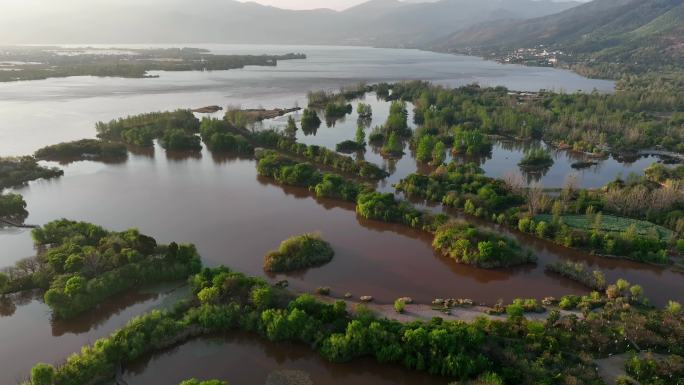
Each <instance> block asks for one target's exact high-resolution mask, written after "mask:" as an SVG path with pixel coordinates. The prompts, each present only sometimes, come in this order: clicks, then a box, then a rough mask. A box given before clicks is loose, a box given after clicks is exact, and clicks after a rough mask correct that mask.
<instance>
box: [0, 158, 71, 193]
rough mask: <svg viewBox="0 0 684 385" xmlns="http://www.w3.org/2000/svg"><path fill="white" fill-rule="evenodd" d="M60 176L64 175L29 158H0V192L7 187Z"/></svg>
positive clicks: (62, 172) (60, 171) (56, 169)
mask: <svg viewBox="0 0 684 385" xmlns="http://www.w3.org/2000/svg"><path fill="white" fill-rule="evenodd" d="M62 175H64V171H62V170H60V169H58V168H55V167H53V168H47V167H43V166H41V165H39V164H38V162H37V161H36V159H35V158H33V157H31V156H22V157H18V158H3V157H0V190H2V189H4V188H8V187H20V186H23V185H25V184H26V183H28V182H30V181H33V180H36V179H50V178H56V177H59V176H62Z"/></svg>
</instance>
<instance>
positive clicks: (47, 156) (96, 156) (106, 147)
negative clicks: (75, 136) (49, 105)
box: [35, 139, 128, 162]
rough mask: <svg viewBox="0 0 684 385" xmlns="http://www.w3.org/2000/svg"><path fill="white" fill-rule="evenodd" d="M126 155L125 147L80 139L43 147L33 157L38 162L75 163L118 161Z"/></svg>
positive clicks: (101, 141) (118, 144)
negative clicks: (81, 161)
mask: <svg viewBox="0 0 684 385" xmlns="http://www.w3.org/2000/svg"><path fill="white" fill-rule="evenodd" d="M127 155H128V150H127V149H126V146H125V145H124V144H121V143H112V142H107V141H104V140H96V139H82V140H77V141H74V142H66V143H59V144H54V145H51V146H47V147H43V148H41V149H39V150H38V151H36V153H35V157H36V159H40V160H52V161H59V162H64V161H75V160H104V161H108V160H120V159H125V158H126V156H127Z"/></svg>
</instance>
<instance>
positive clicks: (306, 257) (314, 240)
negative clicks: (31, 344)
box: [264, 234, 335, 273]
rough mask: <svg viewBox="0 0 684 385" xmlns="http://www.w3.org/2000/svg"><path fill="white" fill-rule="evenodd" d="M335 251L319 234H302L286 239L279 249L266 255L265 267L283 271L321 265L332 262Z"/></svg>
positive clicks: (274, 270) (272, 271) (278, 271)
mask: <svg viewBox="0 0 684 385" xmlns="http://www.w3.org/2000/svg"><path fill="white" fill-rule="evenodd" d="M334 254H335V251H334V250H333V249H332V247H331V246H330V244H329V243H328V242H326V241H324V240H323V239H322V238H321V236H320V235H318V234H302V235H298V236H296V237H291V238H288V239H286V240H284V241H283V242H282V243H281V244H280V246H279V247H278V250H273V251H271V252H269V253H268V254H266V256H265V257H264V269H265V270H266V271H268V272H271V273H283V272H288V271H293V270H301V269H305V268H308V267H314V266H321V265H324V264H326V263H328V262H330V261H331V260H332V258H333V255H334Z"/></svg>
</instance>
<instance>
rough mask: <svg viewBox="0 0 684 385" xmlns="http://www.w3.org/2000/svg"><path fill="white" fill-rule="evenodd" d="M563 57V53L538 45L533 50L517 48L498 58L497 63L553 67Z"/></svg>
mask: <svg viewBox="0 0 684 385" xmlns="http://www.w3.org/2000/svg"><path fill="white" fill-rule="evenodd" d="M492 55H495V54H492ZM563 55H565V53H564V52H563V51H559V50H552V49H550V48H547V47H544V46H543V45H538V46H536V47H533V48H518V49H516V50H514V51H513V52H509V53H506V54H504V55H503V56H501V57H499V59H498V61H499V62H502V63H511V64H526V65H537V66H549V67H553V66H555V65H557V64H558V62H559V57H561V56H563Z"/></svg>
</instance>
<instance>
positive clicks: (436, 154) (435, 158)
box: [432, 140, 446, 166]
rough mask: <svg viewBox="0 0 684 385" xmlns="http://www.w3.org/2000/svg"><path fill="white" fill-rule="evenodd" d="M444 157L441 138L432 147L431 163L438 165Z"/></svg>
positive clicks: (444, 152)
mask: <svg viewBox="0 0 684 385" xmlns="http://www.w3.org/2000/svg"><path fill="white" fill-rule="evenodd" d="M445 159H446V146H445V145H444V143H443V142H442V141H441V140H438V141H437V143H435V147H434V148H433V149H432V165H433V166H439V165H441V164H442V163H444V160H445Z"/></svg>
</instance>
